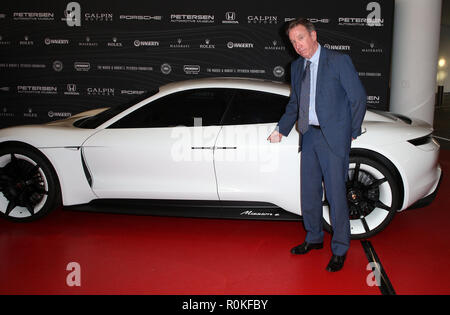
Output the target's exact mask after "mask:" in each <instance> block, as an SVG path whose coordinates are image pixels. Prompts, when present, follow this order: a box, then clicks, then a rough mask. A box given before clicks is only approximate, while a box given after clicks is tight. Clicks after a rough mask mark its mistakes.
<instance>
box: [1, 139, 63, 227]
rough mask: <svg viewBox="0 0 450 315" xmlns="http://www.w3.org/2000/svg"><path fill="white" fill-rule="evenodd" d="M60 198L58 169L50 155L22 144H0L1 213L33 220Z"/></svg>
mask: <svg viewBox="0 0 450 315" xmlns="http://www.w3.org/2000/svg"><path fill="white" fill-rule="evenodd" d="M59 202H60V189H59V184H58V180H57V178H56V175H55V172H54V170H53V168H52V167H51V165H50V164H49V162H48V161H47V159H45V158H44V157H43V156H42V155H41V154H39V153H38V152H36V151H35V150H33V149H31V148H27V147H22V146H14V147H2V148H0V215H1V216H3V217H5V218H7V219H9V220H12V221H33V220H36V219H38V218H40V217H42V216H44V215H46V214H48V212H50V211H51V210H53V209H54V208H56V207H57V206H58V204H59Z"/></svg>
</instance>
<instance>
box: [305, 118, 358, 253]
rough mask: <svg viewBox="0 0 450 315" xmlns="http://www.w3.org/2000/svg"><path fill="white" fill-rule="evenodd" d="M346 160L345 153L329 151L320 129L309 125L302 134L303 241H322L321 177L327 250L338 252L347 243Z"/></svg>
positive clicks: (348, 229) (347, 161)
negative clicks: (326, 206)
mask: <svg viewBox="0 0 450 315" xmlns="http://www.w3.org/2000/svg"><path fill="white" fill-rule="evenodd" d="M348 163H349V157H348V155H347V156H346V157H345V158H342V157H340V156H338V155H336V154H334V153H333V151H332V150H331V148H330V146H329V145H328V143H327V141H326V139H325V137H324V135H323V133H322V130H321V129H318V128H314V127H311V126H310V127H309V129H308V131H307V132H305V134H304V135H303V136H302V151H301V167H300V171H301V176H300V178H301V185H300V186H301V192H300V193H301V207H302V216H303V223H304V226H305V230H306V232H307V234H306V242H308V243H321V242H323V236H324V233H323V225H322V220H323V219H322V218H323V213H322V212H323V209H322V206H323V204H322V197H323V188H322V180H323V183H324V186H325V191H326V196H327V200H328V203H329V206H330V220H331V225H332V228H333V236H332V240H331V250H332V252H333V254H335V255H338V256H343V255H344V254H345V253H346V252H347V250H348V248H349V246H350V221H349V210H348V204H347V189H346V181H347V178H348Z"/></svg>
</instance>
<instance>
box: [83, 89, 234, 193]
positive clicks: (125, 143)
mask: <svg viewBox="0 0 450 315" xmlns="http://www.w3.org/2000/svg"><path fill="white" fill-rule="evenodd" d="M156 97H157V96H156ZM225 98H226V95H225V92H224V91H223V90H219V89H194V90H187V91H182V92H176V93H173V94H169V95H166V96H163V97H160V98H157V99H155V100H154V101H152V102H150V103H148V104H146V105H144V106H142V107H140V108H138V109H137V110H135V111H133V112H131V113H129V114H128V115H126V116H124V117H123V118H121V119H119V120H118V121H116V122H115V123H113V124H112V125H110V126H109V127H107V128H105V129H104V130H102V131H100V132H98V133H97V134H95V135H94V136H93V137H91V138H89V139H88V140H87V141H86V143H84V145H83V157H84V159H85V161H86V164H87V168H88V170H89V172H90V174H91V177H92V189H93V191H94V192H95V194H96V195H97V196H98V197H99V198H145V199H191V200H195V199H204V200H217V199H218V196H217V189H216V179H215V175H214V165H213V147H214V143H215V141H216V138H217V135H218V133H219V130H220V128H221V127H220V125H219V123H220V120H221V118H222V115H223V112H224V110H225V107H226V102H227V100H226V99H225Z"/></svg>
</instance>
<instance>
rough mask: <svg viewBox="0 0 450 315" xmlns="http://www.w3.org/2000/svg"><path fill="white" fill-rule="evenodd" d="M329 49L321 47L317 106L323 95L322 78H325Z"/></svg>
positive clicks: (317, 82) (317, 80) (317, 81)
mask: <svg viewBox="0 0 450 315" xmlns="http://www.w3.org/2000/svg"><path fill="white" fill-rule="evenodd" d="M327 57H328V56H327V49H326V48H325V47H323V46H322V47H321V49H320V57H319V68H318V69H317V79H316V108H317V105H320V104H321V99H320V98H321V95H322V94H323V93H322V88H323V84H322V80H323V79H324V78H325V70H326V64H327Z"/></svg>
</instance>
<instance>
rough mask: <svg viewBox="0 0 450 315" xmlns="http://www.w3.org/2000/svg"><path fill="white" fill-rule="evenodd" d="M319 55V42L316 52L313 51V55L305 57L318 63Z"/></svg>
mask: <svg viewBox="0 0 450 315" xmlns="http://www.w3.org/2000/svg"><path fill="white" fill-rule="evenodd" d="M319 57H320V44H319V46H318V47H317V50H316V52H315V53H314V55H313V56H312V57H311V58H310V59H306V60H309V61H311V63H313V64H315V65H318V64H319Z"/></svg>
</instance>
